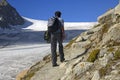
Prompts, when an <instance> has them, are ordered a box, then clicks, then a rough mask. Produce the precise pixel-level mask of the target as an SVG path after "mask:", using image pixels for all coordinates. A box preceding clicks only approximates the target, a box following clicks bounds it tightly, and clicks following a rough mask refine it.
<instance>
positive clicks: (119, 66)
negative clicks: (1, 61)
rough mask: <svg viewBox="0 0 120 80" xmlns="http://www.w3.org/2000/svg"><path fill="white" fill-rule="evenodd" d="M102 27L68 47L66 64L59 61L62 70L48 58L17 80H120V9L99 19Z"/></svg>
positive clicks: (115, 9) (99, 26)
mask: <svg viewBox="0 0 120 80" xmlns="http://www.w3.org/2000/svg"><path fill="white" fill-rule="evenodd" d="M98 23H99V24H97V25H96V26H94V28H92V29H90V30H88V31H86V32H84V33H82V34H80V35H78V36H77V37H75V38H74V39H72V40H71V41H70V42H69V43H68V44H67V45H66V46H65V47H64V51H65V58H66V61H65V62H63V63H60V62H59V61H58V64H59V66H58V67H55V68H53V67H52V66H51V58H50V55H48V56H45V57H44V58H43V60H42V61H40V62H38V63H36V64H35V65H33V66H32V67H31V68H30V69H29V70H25V71H22V72H21V73H20V74H19V75H18V76H17V80H120V5H117V6H116V7H115V8H114V9H110V10H108V11H107V12H106V13H105V14H103V15H101V16H99V17H98ZM58 58H59V55H58ZM58 60H59V59H58Z"/></svg>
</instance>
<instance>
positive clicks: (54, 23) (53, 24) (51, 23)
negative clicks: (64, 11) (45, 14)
mask: <svg viewBox="0 0 120 80" xmlns="http://www.w3.org/2000/svg"><path fill="white" fill-rule="evenodd" d="M60 27H61V22H60V21H59V19H58V18H56V17H53V18H50V19H49V20H48V31H49V32H50V33H54V32H56V31H57V30H58V29H60Z"/></svg>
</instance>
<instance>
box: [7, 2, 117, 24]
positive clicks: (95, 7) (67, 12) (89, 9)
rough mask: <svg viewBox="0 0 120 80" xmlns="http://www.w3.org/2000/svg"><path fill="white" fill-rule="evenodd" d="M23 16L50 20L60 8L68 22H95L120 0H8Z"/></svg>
mask: <svg viewBox="0 0 120 80" xmlns="http://www.w3.org/2000/svg"><path fill="white" fill-rule="evenodd" d="M8 2H9V3H10V4H11V5H12V6H13V7H15V8H16V10H17V11H18V12H19V14H20V15H21V16H24V17H27V18H32V19H38V20H48V18H49V17H51V16H54V12H55V11H56V10H59V11H61V12H62V17H63V18H64V20H65V21H66V22H94V21H97V17H98V16H100V15H102V14H103V13H105V12H106V11H107V10H108V9H110V8H114V7H115V6H116V5H117V4H118V3H119V0H8Z"/></svg>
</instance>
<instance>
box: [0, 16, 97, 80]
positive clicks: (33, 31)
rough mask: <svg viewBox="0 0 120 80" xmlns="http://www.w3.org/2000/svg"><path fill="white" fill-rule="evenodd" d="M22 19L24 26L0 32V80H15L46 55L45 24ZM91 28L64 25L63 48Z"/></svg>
mask: <svg viewBox="0 0 120 80" xmlns="http://www.w3.org/2000/svg"><path fill="white" fill-rule="evenodd" d="M23 18H24V19H25V21H26V23H25V24H24V25H22V26H21V25H18V26H12V28H11V29H5V30H3V29H0V80H15V77H16V75H17V74H18V73H19V72H20V71H22V70H24V69H28V68H30V66H32V65H33V64H35V63H36V62H38V61H40V60H41V59H42V58H43V56H45V55H47V54H49V53H50V44H47V43H46V42H45V41H44V39H43V35H44V31H45V30H47V21H43V20H34V19H29V18H25V17H23ZM95 24H97V23H96V22H76V23H75V22H65V30H66V31H65V32H66V36H67V37H66V40H65V41H64V44H66V43H67V42H68V41H69V40H71V39H72V38H73V37H75V36H77V35H79V34H80V33H81V32H83V31H85V30H87V29H90V28H92V26H93V25H95ZM65 42H66V43H65Z"/></svg>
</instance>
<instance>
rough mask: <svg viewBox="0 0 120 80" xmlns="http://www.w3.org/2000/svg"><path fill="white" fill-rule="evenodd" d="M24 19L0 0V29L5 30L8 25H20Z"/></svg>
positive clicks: (3, 0)
mask: <svg viewBox="0 0 120 80" xmlns="http://www.w3.org/2000/svg"><path fill="white" fill-rule="evenodd" d="M23 23H24V19H23V18H22V17H21V16H20V15H19V13H18V12H17V11H16V9H15V8H14V7H12V6H11V5H10V4H9V3H8V2H7V1H6V0H0V27H2V28H6V27H8V28H9V27H10V25H21V24H23Z"/></svg>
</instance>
